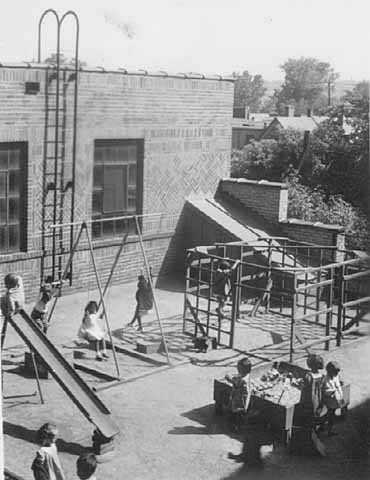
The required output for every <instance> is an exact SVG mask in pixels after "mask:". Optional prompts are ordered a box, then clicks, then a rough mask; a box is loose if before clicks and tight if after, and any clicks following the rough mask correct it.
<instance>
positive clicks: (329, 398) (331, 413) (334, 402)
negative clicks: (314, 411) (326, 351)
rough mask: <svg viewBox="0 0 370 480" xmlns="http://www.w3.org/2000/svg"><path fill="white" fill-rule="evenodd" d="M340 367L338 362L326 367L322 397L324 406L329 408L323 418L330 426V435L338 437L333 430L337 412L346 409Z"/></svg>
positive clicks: (330, 363)
mask: <svg viewBox="0 0 370 480" xmlns="http://www.w3.org/2000/svg"><path fill="white" fill-rule="evenodd" d="M339 372H340V366H339V364H338V363H337V362H329V363H328V364H327V365H326V376H325V378H324V380H323V386H322V396H323V404H324V405H325V406H326V408H327V410H328V411H327V413H326V415H325V417H324V418H323V420H324V422H325V421H326V422H327V424H328V435H329V436H332V435H336V434H337V433H336V432H335V431H334V430H333V423H334V417H335V411H336V410H337V409H338V408H342V407H344V403H345V402H344V396H343V390H342V382H341V381H340V378H339Z"/></svg>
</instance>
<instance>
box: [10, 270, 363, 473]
mask: <svg viewBox="0 0 370 480" xmlns="http://www.w3.org/2000/svg"><path fill="white" fill-rule="evenodd" d="M135 288H136V284H135V283H132V284H125V285H121V286H114V287H112V288H111V289H110V291H109V293H108V297H107V305H108V310H109V318H110V324H111V328H112V331H113V332H114V338H115V342H118V343H119V342H121V344H124V345H126V346H127V345H129V344H130V343H131V344H132V343H134V342H135V340H136V338H141V339H143V340H152V339H153V338H155V337H156V338H158V336H159V327H158V323H157V321H156V317H155V315H154V313H151V314H149V316H148V317H146V318H145V319H144V334H142V335H141V334H139V333H137V332H135V331H134V330H132V329H127V328H125V325H126V324H127V323H128V322H129V321H130V319H131V317H132V314H133V311H134V306H135V300H134V294H135ZM96 298H97V297H96V292H91V291H90V292H85V293H78V294H75V295H70V296H65V297H62V298H61V299H60V300H59V302H58V306H57V309H56V312H55V316H54V317H53V320H52V324H51V327H50V331H49V338H50V339H51V340H52V341H53V342H54V343H55V344H56V345H57V346H58V348H60V350H61V351H62V352H63V354H64V355H65V356H66V358H69V359H71V361H72V352H73V349H74V348H75V343H74V341H75V340H76V333H77V330H78V327H79V323H80V321H81V317H82V313H83V309H84V306H85V304H86V303H87V301H88V300H92V299H96ZM156 298H157V302H158V310H159V314H160V316H161V318H162V319H163V326H164V331H165V334H166V336H167V335H168V337H169V350H170V357H171V363H172V368H163V367H161V368H157V367H153V365H148V364H145V362H144V363H143V362H141V361H140V360H139V359H133V358H132V357H127V356H125V355H123V354H121V353H118V354H117V355H118V357H119V365H120V368H121V375H122V378H127V379H129V378H132V377H133V376H135V375H141V378H137V379H136V380H135V381H130V382H127V383H122V384H120V385H116V386H114V387H111V388H109V389H105V390H101V391H99V393H98V395H99V397H100V398H101V399H102V400H103V402H104V403H105V404H106V405H107V407H108V408H109V409H110V411H111V412H112V417H113V418H114V420H115V421H116V423H117V424H118V426H119V428H120V435H119V437H118V438H117V440H116V453H115V456H114V458H113V459H111V460H110V461H109V462H106V463H102V464H100V465H99V467H98V475H97V479H98V480H99V479H102V478H109V479H112V480H124V479H125V478H129V479H130V480H135V479H140V480H146V479H147V480H155V479H159V478H160V479H162V480H164V479H168V480H173V479H176V480H180V479H181V480H182V479H183V480H213V479H214V480H216V479H217V480H221V479H223V480H226V479H230V480H232V479H235V480H236V479H243V478H253V479H254V478H256V479H276V478H279V477H280V478H282V479H295V478H301V479H324V478H325V479H331V478H333V479H334V478H335V479H351V478H369V475H370V458H369V441H370V368H369V360H370V338H369V336H367V335H365V336H363V337H362V338H360V339H358V340H356V341H352V342H348V343H347V344H346V345H345V346H344V347H341V348H340V349H335V348H333V349H332V350H331V351H330V352H326V353H325V358H326V359H328V358H330V359H336V360H338V361H339V363H340V364H341V365H342V370H343V375H344V377H345V378H346V380H348V381H349V382H350V383H351V405H350V411H349V415H348V419H347V421H346V422H341V423H338V427H337V430H338V432H339V435H338V436H336V437H331V438H325V437H322V439H323V441H324V443H325V447H326V450H327V456H326V457H325V458H319V457H308V456H303V455H300V456H298V455H290V454H289V453H288V452H287V451H286V449H285V447H284V446H282V445H280V444H276V445H274V450H273V452H272V453H270V454H269V455H267V456H266V458H265V460H264V463H263V466H262V467H259V468H258V469H252V467H249V466H245V465H241V464H238V463H235V462H234V461H233V460H230V459H229V458H228V456H227V454H228V452H233V453H239V451H240V449H241V445H242V443H241V442H242V436H240V435H239V434H235V433H233V432H232V431H231V430H230V427H229V425H228V423H227V420H226V419H225V418H224V417H216V416H215V415H214V404H213V380H214V379H215V378H220V377H223V376H224V375H225V374H226V373H230V372H233V371H234V370H235V365H236V362H237V360H238V358H240V355H241V354H240V353H239V352H237V351H234V350H230V349H226V348H220V349H217V350H210V351H208V353H206V354H202V353H197V352H196V351H194V350H193V349H192V348H191V342H189V340H188V339H187V338H186V337H185V336H183V335H182V331H181V330H182V312H183V283H182V281H181V279H178V278H168V279H165V280H162V281H161V287H160V288H156ZM31 306H32V305H31V304H30V305H29V308H30V307H31ZM243 328H244V329H243ZM238 332H239V333H238ZM238 335H239V337H238V346H239V348H240V347H241V346H244V348H247V349H249V350H250V349H252V348H253V349H254V350H256V349H257V348H258V352H259V354H261V352H262V354H263V351H264V350H263V348H264V346H266V351H267V350H268V349H269V348H270V346H271V344H273V343H274V342H271V337H272V335H271V334H270V333H268V332H266V331H264V330H261V329H257V328H256V329H254V328H253V329H250V328H249V327H247V326H245V327H243V326H241V327H240V329H239V330H238V331H237V336H238ZM181 343H183V345H185V348H184V349H183V350H181V348H180V344H181ZM282 345H283V344H282ZM275 347H277V348H279V346H278V345H275ZM25 350H26V349H25V347H24V345H23V344H22V341H21V340H20V339H19V338H18V337H17V335H16V333H15V332H14V331H12V330H11V328H9V331H8V333H7V338H6V342H5V347H4V351H3V355H2V360H3V369H4V376H3V390H4V391H3V395H4V399H3V421H4V444H5V465H6V467H7V468H8V469H9V470H11V471H13V472H15V473H16V474H18V475H20V476H22V477H24V478H25V479H31V478H32V472H31V470H30V465H31V463H32V459H33V457H34V454H35V451H36V450H37V448H38V447H37V445H36V444H35V432H36V431H37V429H38V428H39V427H40V426H41V425H42V424H43V423H44V422H46V421H52V422H55V423H57V425H58V427H59V431H60V440H59V443H58V448H59V451H60V458H61V462H62V464H63V467H64V470H65V473H66V478H67V479H68V480H72V479H75V478H77V476H76V473H75V464H76V459H77V457H78V455H79V454H80V453H81V452H82V451H84V450H86V449H88V448H89V447H90V446H91V435H92V432H93V426H92V425H91V424H90V423H89V422H87V420H86V419H85V417H84V416H83V415H82V414H81V413H80V411H79V410H78V409H77V407H76V406H75V405H74V404H73V403H72V401H71V400H70V399H69V398H68V397H67V396H66V395H65V393H64V392H63V390H62V389H61V388H60V387H59V386H58V384H57V383H56V382H55V381H54V380H53V379H51V378H49V379H48V380H42V393H43V396H44V400H45V403H44V404H43V405H42V404H41V403H40V402H39V399H38V397H37V395H33V396H32V395H31V396H23V395H27V394H32V393H33V392H35V391H36V384H35V380H34V379H30V378H27V377H25V376H24V375H23V374H22V373H21V370H20V365H21V363H22V361H23V354H24V351H25ZM87 353H89V352H87ZM90 353H92V352H90ZM285 353H286V350H284V348H283V347H282V350H281V354H285ZM162 356H163V354H162ZM261 356H263V355H260V356H259V357H255V358H254V359H253V363H254V365H255V374H257V373H258V371H260V369H263V368H266V365H267V364H266V363H265V362H263V361H262V360H261V358H260V357H261ZM163 358H164V359H165V356H163ZM89 361H90V363H92V364H95V362H94V361H93V360H87V362H89ZM99 367H100V368H103V367H102V366H101V365H99ZM104 368H105V370H106V371H109V372H111V373H112V374H114V363H113V359H112V355H111V358H110V360H109V362H108V363H107V364H105V365H104ZM82 376H83V377H84V378H85V379H86V380H87V381H88V383H90V384H91V386H97V385H100V384H101V383H102V381H101V380H96V379H94V378H93V377H91V376H88V375H85V374H82ZM16 396H18V397H16Z"/></svg>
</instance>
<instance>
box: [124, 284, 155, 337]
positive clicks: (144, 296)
mask: <svg viewBox="0 0 370 480" xmlns="http://www.w3.org/2000/svg"><path fill="white" fill-rule="evenodd" d="M135 298H136V308H135V313H134V317H133V319H132V320H131V322H130V323H128V326H130V327H133V326H134V324H135V322H136V321H137V323H138V330H139V331H140V332H142V331H143V325H142V323H141V319H142V317H143V316H144V315H146V314H147V313H148V312H149V310H151V309H152V308H153V292H152V287H151V284H150V282H149V280H147V279H146V278H145V277H144V275H139V277H138V283H137V290H136V294H135Z"/></svg>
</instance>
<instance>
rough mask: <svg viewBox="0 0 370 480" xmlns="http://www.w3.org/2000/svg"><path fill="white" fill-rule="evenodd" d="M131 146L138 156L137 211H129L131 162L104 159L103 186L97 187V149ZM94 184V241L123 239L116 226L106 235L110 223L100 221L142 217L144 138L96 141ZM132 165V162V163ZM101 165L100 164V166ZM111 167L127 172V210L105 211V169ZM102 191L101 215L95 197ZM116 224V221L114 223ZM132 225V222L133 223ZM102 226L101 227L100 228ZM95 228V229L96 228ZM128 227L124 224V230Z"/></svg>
mask: <svg viewBox="0 0 370 480" xmlns="http://www.w3.org/2000/svg"><path fill="white" fill-rule="evenodd" d="M122 145H125V146H130V145H134V146H136V148H137V156H136V163H135V165H136V195H135V198H136V209H135V211H130V210H128V201H129V182H130V179H129V165H130V161H129V160H128V161H127V162H114V161H112V160H111V161H109V160H107V161H106V159H102V160H101V162H100V165H101V167H102V173H101V174H102V179H101V186H100V187H99V188H97V187H96V185H95V168H96V167H97V165H96V152H97V147H103V148H104V147H115V146H122ZM93 155H94V156H93V183H92V202H91V206H92V211H91V219H92V221H93V223H92V239H93V240H94V241H104V240H109V239H114V238H117V237H121V236H122V233H123V231H117V227H116V224H115V223H114V224H113V227H112V230H113V232H112V234H111V235H108V234H104V230H103V225H104V224H105V223H108V222H100V223H99V220H106V219H109V218H114V217H120V216H126V215H127V216H129V215H141V214H142V210H143V168H144V139H142V138H127V139H116V138H115V139H96V140H94V154H93ZM131 163H132V162H131ZM98 165H99V164H98ZM105 166H106V167H111V166H122V167H123V168H125V170H126V210H115V211H111V212H105V211H104V193H103V192H104V167H105ZM99 190H100V191H101V195H102V198H101V200H100V201H101V212H100V213H99V214H97V213H94V195H95V194H96V193H97V192H99ZM113 222H114V221H113ZM131 223H132V222H131ZM99 225H100V226H99ZM94 227H95V228H94ZM126 227H127V225H126V223H125V224H124V227H123V228H124V229H125V228H126ZM96 229H100V233H99V235H97V234H96Z"/></svg>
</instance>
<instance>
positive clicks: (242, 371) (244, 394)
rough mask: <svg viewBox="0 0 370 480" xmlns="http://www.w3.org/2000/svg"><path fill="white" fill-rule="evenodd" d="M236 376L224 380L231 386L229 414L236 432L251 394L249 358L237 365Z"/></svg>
mask: <svg viewBox="0 0 370 480" xmlns="http://www.w3.org/2000/svg"><path fill="white" fill-rule="evenodd" d="M237 369H238V375H234V376H233V377H230V376H229V375H226V376H225V379H226V380H227V381H228V382H230V383H231V384H232V389H231V394H230V406H231V413H232V415H233V425H234V428H235V430H236V431H238V430H240V427H241V422H242V419H243V416H244V414H245V413H246V411H247V410H248V406H249V402H250V397H251V394H252V387H251V380H250V373H251V370H252V364H251V362H250V360H249V358H247V357H244V358H242V359H241V360H239V362H238V364H237Z"/></svg>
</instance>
